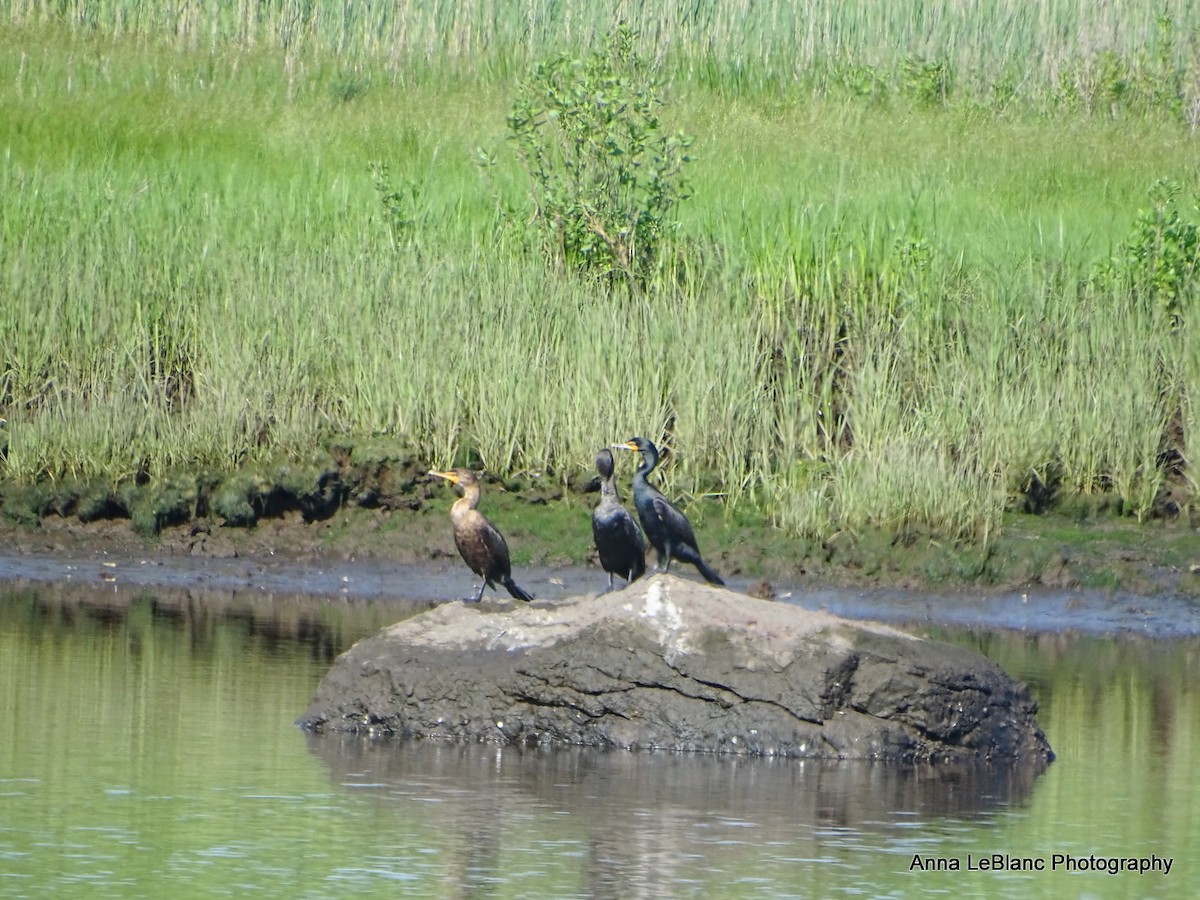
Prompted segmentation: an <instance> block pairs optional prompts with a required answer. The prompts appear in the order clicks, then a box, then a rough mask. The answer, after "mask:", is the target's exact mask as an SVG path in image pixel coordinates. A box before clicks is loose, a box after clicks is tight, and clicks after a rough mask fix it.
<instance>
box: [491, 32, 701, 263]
mask: <svg viewBox="0 0 1200 900" xmlns="http://www.w3.org/2000/svg"><path fill="white" fill-rule="evenodd" d="M634 40H635V35H634V33H633V32H632V31H631V30H630V29H628V28H627V27H625V26H620V27H618V28H617V29H615V30H614V31H613V32H612V33H611V34H610V35H609V36H608V37H607V38H606V40H605V42H604V46H603V48H602V49H600V50H598V51H595V52H593V53H591V54H590V55H588V56H586V57H585V58H583V59H573V58H570V57H568V56H565V55H559V56H556V57H554V58H552V59H550V60H548V61H546V62H542V63H540V64H538V65H537V66H536V67H535V68H534V71H533V74H532V76H531V77H530V78H528V79H527V80H526V81H525V82H523V83H522V84H521V85H520V87H519V89H518V92H517V97H516V100H515V101H514V103H513V107H512V112H511V114H510V115H509V117H508V127H509V131H510V137H511V138H512V140H513V141H514V143H515V144H516V147H517V153H518V154H519V156H520V158H521V161H522V163H523V164H524V166H525V168H526V170H527V171H528V172H529V175H530V177H531V179H532V181H533V188H532V192H533V203H534V212H535V216H534V221H535V222H537V223H538V224H539V225H540V228H541V231H542V237H543V239H544V242H545V246H546V249H547V252H548V253H549V255H550V256H551V258H552V259H554V260H555V261H556V262H559V263H566V264H567V265H569V266H572V267H576V268H579V269H582V270H585V271H590V272H594V273H598V274H601V275H606V276H611V275H617V276H619V277H620V276H623V277H624V278H625V279H626V280H627V281H628V282H629V283H630V284H633V285H639V284H641V283H643V282H644V280H645V277H646V275H647V274H648V272H649V271H650V269H651V268H652V267H653V265H654V262H655V260H656V258H657V253H658V250H659V247H660V245H661V243H662V240H663V238H664V236H665V235H666V234H667V233H668V232H669V231H670V230H671V228H672V221H671V218H672V213H673V211H674V209H675V205H676V204H677V203H679V201H681V200H683V199H685V198H686V197H687V196H688V188H687V185H686V183H685V182H684V180H683V169H684V166H685V165H686V164H687V163H688V162H689V161H690V157H689V156H688V155H687V148H688V146H689V145H690V144H691V138H689V137H687V136H685V135H684V134H682V133H675V134H668V133H667V132H666V131H665V130H664V127H663V124H662V122H661V121H660V119H659V110H660V108H661V107H662V106H663V100H662V97H661V88H662V85H661V84H660V83H659V82H657V81H656V80H655V79H654V77H653V76H652V73H651V72H650V69H649V67H648V66H647V64H646V63H645V62H644V61H643V60H642V59H641V58H640V57H639V56H638V55H637V53H636V52H635V50H634Z"/></svg>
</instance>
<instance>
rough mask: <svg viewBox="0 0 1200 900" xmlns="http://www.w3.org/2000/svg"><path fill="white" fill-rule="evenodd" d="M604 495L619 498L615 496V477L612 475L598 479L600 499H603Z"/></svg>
mask: <svg viewBox="0 0 1200 900" xmlns="http://www.w3.org/2000/svg"><path fill="white" fill-rule="evenodd" d="M605 497H612V498H613V499H614V500H617V499H619V498H618V497H617V479H616V478H615V477H614V476H612V475H608V476H606V477H604V478H601V479H600V499H601V500H603V499H604V498H605Z"/></svg>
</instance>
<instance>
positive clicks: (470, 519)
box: [429, 469, 533, 603]
mask: <svg viewBox="0 0 1200 900" xmlns="http://www.w3.org/2000/svg"><path fill="white" fill-rule="evenodd" d="M429 474H430V475H434V476H436V477H437V478H445V479H446V480H447V481H449V482H450V483H451V484H457V485H458V486H459V487H461V488H462V492H463V493H462V496H461V497H459V498H458V499H457V500H455V501H454V505H453V506H451V507H450V521H451V522H452V523H454V544H455V546H456V547H458V552H459V554H460V555H461V556H462V558H463V562H465V563H466V564H467V565H468V566H469V567H470V569H471V571H472V572H474V573H475V574H476V575H478V576H479V577H480V578H482V579H483V584H481V585H480V586H479V593H478V594H476V595H475V596H474V597H473V598H472V602H474V603H478V602H479V601H480V600H482V599H483V589H484V588H485V587H490V588H491V589H492V590H495V589H496V585H495V582H497V581H498V582H500V583H501V584H503V585H504V586H505V587H506V588H507V589H508V592H509V593H510V594H512V595H513V597H515V598H516V599H518V600H524V601H526V602H529V601H530V600H532V599H533V596H532V595H531V594H529V593H527V592H526V591H524V590H522V589H521V586H520V585H518V584H517V583H516V582H515V581H513V578H512V563H511V562H509V558H508V544H506V543H505V542H504V535H502V534H501V533H500V532H499V531H497V530H496V526H495V525H493V524H492V523H491V522H489V521H488V520H487V518H486V517H485V516H484V515H483V513H481V512H480V511H479V510H478V509H476V507H477V506H479V498H480V496H481V495H482V493H483V488H482V487H481V485H480V484H479V477H478V476H477V475H476V474H475V473H474V472H472V471H470V470H469V469H451V470H450V471H448V472H433V471H431V472H430V473H429Z"/></svg>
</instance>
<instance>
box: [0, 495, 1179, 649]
mask: <svg viewBox="0 0 1200 900" xmlns="http://www.w3.org/2000/svg"><path fill="white" fill-rule="evenodd" d="M348 518H352V519H355V521H354V522H352V523H347V522H344V521H343V522H337V521H330V522H315V523H309V522H304V521H303V520H302V519H301V518H299V517H281V518H279V519H277V520H274V521H269V522H263V523H261V524H260V525H259V526H258V527H256V528H253V529H244V528H222V527H220V526H214V525H211V524H206V523H192V524H190V525H188V526H180V527H177V528H169V529H164V530H163V532H162V533H160V534H159V535H158V536H156V537H154V538H146V537H143V536H140V535H138V534H137V533H136V532H135V531H134V530H133V529H132V528H131V527H130V525H129V523H128V522H122V521H102V522H92V523H86V524H85V523H79V522H77V521H74V520H69V519H60V518H55V517H51V518H48V519H47V520H45V521H44V522H43V523H42V525H41V526H40V527H38V528H35V529H31V528H24V527H12V526H5V527H4V528H3V529H2V530H0V587H5V588H11V587H15V586H22V585H25V586H38V585H40V586H43V587H45V586H49V585H59V586H63V587H70V588H71V589H72V592H75V591H78V592H79V593H81V594H84V593H90V592H92V591H94V590H96V589H98V591H96V592H97V593H101V592H102V593H103V594H104V595H105V596H106V597H107V598H108V599H109V601H112V602H118V603H120V602H124V601H126V600H132V599H133V598H136V597H138V596H145V595H146V594H147V593H166V594H173V593H180V594H182V595H185V596H189V597H194V596H196V595H204V596H206V597H223V598H225V600H226V601H227V600H228V599H229V598H234V599H236V600H237V601H238V602H246V603H249V604H251V605H261V604H266V605H270V604H272V603H275V602H278V601H279V600H280V598H287V600H288V602H289V603H290V604H293V605H295V604H297V603H299V604H301V605H308V604H312V605H325V604H328V603H329V602H331V601H343V602H352V603H371V604H376V603H378V604H384V605H390V604H399V605H402V606H413V605H415V606H418V607H428V606H432V605H436V604H438V603H444V602H448V601H452V600H456V599H459V598H461V597H463V596H467V595H468V594H469V593H471V592H472V591H473V590H474V587H475V586H476V585H477V582H476V581H475V580H474V577H473V575H472V574H471V573H470V572H469V571H467V570H466V568H465V567H464V566H463V564H462V562H461V561H460V560H459V559H458V557H457V555H456V554H454V552H453V544H452V541H451V539H450V537H449V535H448V534H446V533H444V532H446V531H447V529H446V528H445V527H444V525H445V523H444V522H442V520H441V517H440V516H438V517H428V516H416V515H409V516H408V520H407V522H406V525H407V527H406V528H405V529H404V530H405V531H406V533H407V540H405V541H387V542H384V543H383V544H380V543H379V542H377V541H372V540H371V539H370V538H371V536H372V535H377V534H378V533H379V532H380V531H382V530H383V529H382V528H381V526H380V525H379V524H378V522H377V521H374V522H373V520H377V517H375V516H372V515H370V514H369V513H364V512H362V511H351V512H350V513H348ZM726 572H727V576H728V577H727V581H728V582H729V586H730V588H731V589H733V590H736V591H741V592H744V593H753V594H755V595H756V596H762V595H764V594H770V595H773V596H774V597H775V598H776V599H777V600H779V601H781V602H790V603H797V604H799V605H801V606H803V607H805V608H808V609H820V610H827V611H829V612H832V613H834V614H836V615H839V616H843V617H846V618H853V619H873V620H877V621H882V622H888V623H891V624H897V625H902V626H909V627H918V628H920V627H931V626H932V627H937V626H946V627H954V628H968V629H974V628H980V629H1005V630H1019V631H1027V632H1034V633H1068V632H1076V633H1081V634H1092V635H1097V634H1112V635H1128V636H1142V637H1146V638H1156V639H1157V638H1163V639H1171V638H1191V637H1196V636H1200V600H1198V599H1197V598H1196V596H1195V595H1194V594H1193V593H1191V592H1189V591H1186V590H1172V589H1171V582H1170V580H1169V579H1167V578H1164V575H1163V573H1162V572H1151V573H1149V575H1147V576H1146V577H1147V582H1146V583H1150V584H1153V585H1154V586H1155V589H1154V590H1150V591H1136V590H1128V589H1122V588H1112V587H1104V586H1088V585H1081V584H1068V585H1053V584H1028V585H1011V584H1008V585H987V586H979V585H962V584H956V585H928V584H917V583H912V582H910V581H904V582H903V583H899V584H897V583H888V582H887V581H886V580H885V579H880V578H876V579H874V580H872V579H869V578H860V579H859V580H858V581H857V582H856V581H854V580H853V579H852V578H845V579H842V580H839V579H837V578H822V577H819V576H814V575H812V574H807V573H805V574H797V573H790V574H789V573H788V572H786V571H784V570H782V569H778V570H776V571H774V572H771V573H769V576H768V575H765V574H763V573H762V572H744V571H743V572H733V571H729V570H728V569H727V570H726ZM518 574H519V576H520V578H521V581H522V583H523V584H524V585H525V586H526V587H527V589H529V590H531V591H532V592H533V593H534V594H535V595H536V596H537V597H538V599H539V600H554V599H557V598H563V597H568V596H574V595H580V594H589V593H595V592H598V591H600V590H602V589H603V587H604V586H605V577H604V575H603V573H602V572H601V571H600V569H599V568H598V567H597V566H596V565H594V564H590V565H589V564H583V565H581V564H577V563H573V562H570V561H555V560H549V561H547V560H542V561H539V562H538V563H537V564H530V565H525V566H520V567H518ZM681 574H683V575H684V576H685V577H693V576H695V573H692V572H687V571H685V572H683V573H681ZM843 574H848V575H853V573H843ZM1173 574H1174V576H1175V578H1177V579H1180V580H1183V581H1186V580H1187V579H1188V578H1195V577H1196V575H1195V573H1191V572H1187V571H1182V570H1180V571H1175V572H1174V573H1173ZM695 577H697V578H698V576H695ZM485 602H496V603H503V602H507V598H500V597H498V596H496V595H493V594H491V593H490V592H489V594H488V595H487V598H486V599H485Z"/></svg>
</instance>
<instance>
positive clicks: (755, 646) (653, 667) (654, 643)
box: [299, 575, 1053, 764]
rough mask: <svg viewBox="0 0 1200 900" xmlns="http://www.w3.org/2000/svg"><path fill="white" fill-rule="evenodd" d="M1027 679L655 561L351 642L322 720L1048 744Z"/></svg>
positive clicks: (929, 746)
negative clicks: (580, 588)
mask: <svg viewBox="0 0 1200 900" xmlns="http://www.w3.org/2000/svg"><path fill="white" fill-rule="evenodd" d="M1036 711H1037V707H1036V704H1035V703H1034V702H1033V700H1032V699H1031V698H1030V697H1029V694H1028V692H1027V690H1026V688H1025V686H1024V685H1022V684H1020V683H1018V682H1016V681H1014V680H1013V679H1012V678H1011V677H1009V676H1008V675H1007V674H1005V673H1004V672H1003V671H1002V670H1001V669H1000V668H999V667H998V666H996V665H995V664H994V663H992V662H991V661H990V660H988V659H986V658H985V657H983V656H981V655H979V654H977V653H974V652H972V651H970V650H967V649H965V648H961V647H955V646H950V645H948V644H942V643H938V642H935V641H928V640H924V639H920V638H916V637H913V636H911V635H908V634H905V633H903V632H901V631H897V630H895V629H892V628H889V627H886V626H883V625H878V624H874V623H865V622H851V621H849V620H845V619H840V618H838V617H836V616H832V615H829V614H827V613H821V612H811V611H808V610H805V609H802V608H801V607H799V606H795V605H791V604H785V603H772V602H769V601H765V600H757V599H754V598H752V597H748V596H745V595H742V594H737V593H734V592H732V591H728V590H722V589H718V588H712V587H709V586H707V585H702V584H698V583H696V582H692V581H685V580H683V579H679V578H675V577H674V576H670V575H656V576H653V577H651V578H648V579H643V580H642V581H639V582H635V583H634V584H633V585H632V586H631V587H630V588H627V589H626V590H624V591H620V592H617V593H611V594H605V595H600V596H589V597H582V598H576V599H571V600H566V601H559V602H556V603H553V604H543V603H534V604H530V605H526V604H519V605H517V604H503V605H501V604H492V603H487V602H485V603H483V604H478V605H468V604H463V603H450V604H446V605H443V606H440V607H438V608H436V609H433V610H431V611H429V612H426V613H423V614H421V615H418V616H415V617H414V618H411V619H407V620H405V621H403V622H400V623H398V624H396V625H393V626H391V627H389V628H386V629H384V630H383V631H382V632H380V633H379V634H378V635H375V636H374V637H371V638H367V639H365V640H362V641H359V642H358V643H357V644H355V645H354V646H353V647H352V648H351V649H350V650H348V651H347V652H346V653H344V654H342V655H341V656H340V657H339V658H338V659H337V660H336V661H335V663H334V665H333V668H332V669H331V670H330V671H329V673H328V674H327V675H326V676H325V678H324V679H323V680H322V682H321V684H320V685H319V687H318V689H317V692H316V695H315V696H314V698H313V700H312V703H311V704H310V707H309V709H308V711H307V713H306V714H305V715H304V716H303V717H302V718H301V719H300V720H299V724H300V725H301V726H302V727H304V728H306V729H309V730H312V731H328V732H362V733H370V734H394V735H397V736H402V737H420V738H434V739H437V738H441V739H454V740H466V741H484V742H489V743H498V744H499V743H518V744H530V745H547V744H549V745H553V744H573V745H583V746H599V747H623V748H629V749H639V748H640V749H650V748H654V749H664V750H691V751H708V752H732V753H747V754H768V755H781V756H790V757H824V758H845V759H895V760H952V759H953V760H968V759H969V760H980V761H982V760H1016V759H1020V760H1023V761H1029V762H1038V763H1043V764H1044V763H1045V762H1048V761H1049V760H1051V759H1053V753H1052V752H1051V751H1050V747H1049V745H1048V743H1047V741H1046V738H1045V736H1044V735H1043V734H1042V732H1041V730H1040V729H1039V728H1038V725H1037V722H1036V720H1035V713H1036Z"/></svg>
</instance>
